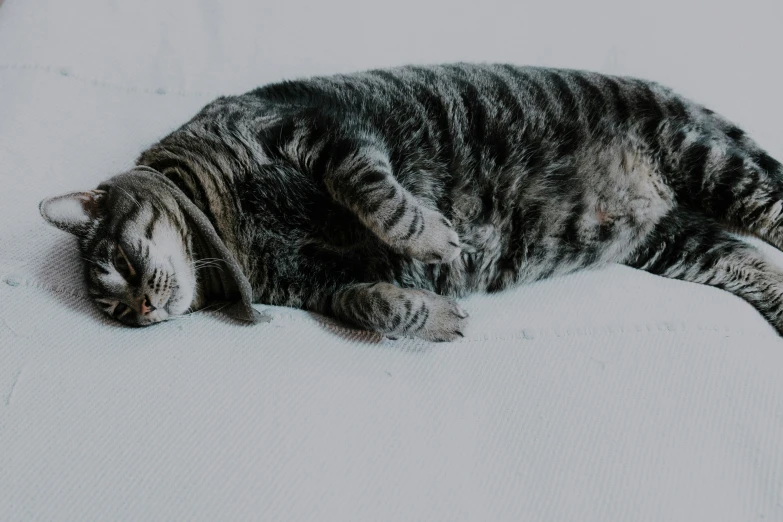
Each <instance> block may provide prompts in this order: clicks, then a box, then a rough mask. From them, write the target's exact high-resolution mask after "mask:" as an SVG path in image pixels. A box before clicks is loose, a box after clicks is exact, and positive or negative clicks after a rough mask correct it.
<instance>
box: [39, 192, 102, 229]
mask: <svg viewBox="0 0 783 522" xmlns="http://www.w3.org/2000/svg"><path fill="white" fill-rule="evenodd" d="M105 196H106V191H105V190H90V191H89V192H71V193H70V194H63V195H62V196H54V197H51V198H46V199H45V200H43V201H41V204H40V205H38V209H39V210H40V211H41V215H42V216H43V218H44V219H45V220H46V221H47V222H48V223H50V224H52V225H54V226H56V227H57V228H59V229H61V230H65V231H66V232H70V233H71V234H74V235H77V236H81V235H83V234H84V233H85V232H86V231H87V230H89V228H90V227H91V226H92V224H93V222H94V221H95V220H96V219H98V218H99V217H100V216H101V213H102V206H103V205H102V202H103V199H104V197H105Z"/></svg>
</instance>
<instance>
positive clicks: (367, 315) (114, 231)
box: [41, 64, 783, 341]
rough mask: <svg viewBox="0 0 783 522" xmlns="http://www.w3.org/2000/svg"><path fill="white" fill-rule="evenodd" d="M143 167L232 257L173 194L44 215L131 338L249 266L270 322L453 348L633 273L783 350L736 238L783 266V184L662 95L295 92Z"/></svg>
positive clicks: (593, 83) (552, 85)
mask: <svg viewBox="0 0 783 522" xmlns="http://www.w3.org/2000/svg"><path fill="white" fill-rule="evenodd" d="M137 163H138V165H140V166H145V167H147V168H149V169H154V171H155V172H157V173H158V174H156V175H157V176H160V177H165V178H167V179H168V180H170V181H172V182H173V183H174V184H175V185H176V186H177V187H178V188H179V190H181V193H183V194H184V195H185V196H186V197H187V199H188V201H192V202H193V203H194V204H195V206H196V207H197V208H198V209H200V211H201V212H203V214H204V215H205V216H206V217H207V218H208V220H209V222H211V225H212V226H214V230H215V231H216V233H217V235H218V236H219V237H220V239H221V240H222V242H223V243H224V244H225V246H226V248H227V250H228V251H229V252H230V255H229V256H224V257H217V258H209V256H208V255H207V254H205V252H207V251H208V250H206V249H204V248H202V247H199V244H200V243H203V241H197V239H198V236H200V234H195V235H194V227H193V226H192V225H190V221H189V219H188V218H187V216H186V215H185V214H184V213H183V210H182V205H180V204H179V203H178V202H177V199H176V198H174V197H172V195H171V194H169V193H168V192H166V191H163V192H161V191H159V190H156V189H155V188H154V184H153V185H149V184H145V183H137V184H135V185H134V184H129V185H128V186H126V187H124V188H121V187H120V188H121V190H120V189H119V188H118V187H117V186H115V185H113V184H112V182H111V181H110V182H108V183H106V184H104V185H102V186H100V187H99V188H98V190H94V191H90V192H81V193H75V194H67V195H64V196H59V197H57V198H50V199H48V200H45V201H44V202H43V203H42V205H41V212H42V214H43V215H44V217H45V218H46V219H47V220H48V221H50V222H51V223H53V224H54V225H56V226H58V227H60V228H63V229H65V230H68V231H70V232H73V233H75V234H76V235H77V236H78V238H79V242H80V247H81V250H82V254H83V257H84V258H85V259H86V260H87V261H88V263H86V265H85V274H86V280H87V285H88V289H89V292H90V295H92V296H93V297H94V298H95V300H96V301H97V302H98V303H99V304H100V305H101V306H102V307H103V308H104V310H105V311H106V312H107V313H109V314H110V315H112V316H113V317H116V318H117V319H120V320H121V321H123V322H125V323H128V324H136V325H146V324H150V323H155V322H158V321H161V320H164V319H166V318H168V317H171V316H176V315H179V314H183V313H186V312H188V311H191V310H197V309H200V308H202V307H205V306H207V305H208V304H210V303H211V302H213V301H215V300H216V299H218V298H220V297H221V295H220V293H219V292H216V291H211V290H210V287H211V286H212V285H209V284H207V282H208V281H210V280H211V279H212V278H213V276H209V275H207V274H208V272H207V271H208V270H209V269H210V268H214V267H213V266H212V265H214V264H215V263H220V262H221V261H223V262H226V263H229V262H234V261H235V262H236V263H237V264H238V266H239V267H240V268H241V272H242V273H243V274H244V275H245V276H246V277H247V280H249V282H250V287H252V299H253V301H254V302H259V303H268V304H272V305H285V306H293V307H299V308H304V309H307V310H313V311H315V312H320V313H323V314H328V315H332V316H334V317H336V318H338V319H341V320H343V321H346V322H348V323H350V324H353V325H356V326H358V327H361V328H364V329H368V330H373V331H376V332H379V333H381V334H384V335H387V336H390V337H397V336H419V337H422V338H424V339H428V340H434V341H448V340H453V339H455V338H456V337H459V336H462V335H463V331H464V327H465V321H466V317H467V313H465V311H464V310H463V309H462V308H461V307H460V306H459V305H458V304H457V303H456V302H455V301H454V298H457V297H460V296H464V295H466V294H469V293H471V292H481V291H488V292H497V291H500V290H503V289H504V288H507V287H509V286H512V285H516V284H519V283H524V282H529V281H535V280H539V279H543V278H546V277H550V276H554V275H557V274H565V273H568V272H572V271H574V270H577V269H581V268H586V267H600V266H602V265H606V264H607V263H623V264H626V265H629V266H632V267H636V268H640V269H642V270H646V271H648V272H651V273H654V274H660V275H663V276H666V277H671V278H676V279H682V280H685V281H692V282H697V283H703V284H708V285H712V286H716V287H718V288H723V289H725V290H728V291H729V292H732V293H734V294H735V295H737V296H739V297H741V298H743V299H745V300H746V301H748V302H749V303H750V304H751V305H753V306H754V307H755V308H756V309H758V310H759V312H761V313H762V314H763V315H764V317H765V318H766V319H767V320H768V321H769V322H770V323H771V324H772V325H773V326H774V327H775V328H776V329H777V330H778V332H781V333H783V316H782V315H781V313H782V312H783V272H781V270H779V269H777V268H776V267H774V266H772V265H771V264H770V263H768V262H767V261H766V260H765V259H764V257H763V256H762V254H761V253H760V252H759V251H758V250H756V249H755V248H753V247H752V246H750V245H748V244H746V243H744V242H742V241H740V240H737V239H734V238H733V237H732V236H730V235H729V233H728V232H727V228H730V227H731V228H737V227H739V228H741V229H742V230H744V231H746V232H750V233H752V234H755V235H757V236H760V237H761V238H763V239H765V240H767V241H768V242H770V243H771V244H772V245H774V246H776V247H778V248H781V247H783V227H780V226H779V224H780V223H781V221H783V212H782V210H783V167H782V166H781V164H780V163H779V162H778V161H776V160H774V159H772V158H771V157H770V156H769V155H768V154H767V153H766V152H764V151H763V150H761V149H760V148H759V147H758V146H757V145H756V144H755V143H754V142H753V141H752V140H751V139H750V138H748V137H747V136H746V135H745V133H744V132H743V131H742V130H740V129H739V128H737V127H736V126H734V125H732V124H731V123H729V122H728V121H726V120H725V119H723V118H721V117H720V116H718V115H716V114H715V113H713V112H712V111H710V110H708V109H705V108H704V107H702V106H700V105H698V104H695V103H693V102H691V101H688V100H686V99H684V98H682V97H680V96H678V95H677V94H675V93H673V92H672V91H670V90H669V89H667V88H665V87H662V86H660V85H657V84H655V83H651V82H648V81H643V80H637V79H631V78H620V77H612V76H604V75H600V74H593V73H588V72H580V71H569V70H552V69H541V68H529V67H515V66H510V65H466V64H459V65H443V66H435V67H402V68H397V69H391V70H376V71H369V72H364V73H360V74H353V75H346V76H335V77H328V78H314V79H310V80H302V81H292V82H283V83H278V84H273V85H268V86H265V87H261V88H259V89H256V90H254V91H252V92H249V93H247V94H244V95H242V96H231V97H222V98H219V99H217V100H215V101H214V102H212V103H210V104H209V105H207V106H206V107H205V108H204V109H203V110H202V111H201V112H200V113H199V114H197V115H196V116H195V118H193V119H192V120H191V121H190V122H188V123H186V124H185V125H184V126H182V127H181V128H180V129H178V130H176V131H174V132H173V133H172V134H170V135H169V136H167V137H165V138H164V139H163V140H161V141H160V142H159V143H157V144H155V145H153V146H152V147H151V148H149V149H148V150H146V151H145V152H144V153H142V154H141V157H140V158H139V159H138V161H137ZM229 258H231V259H230V260H229V261H226V260H227V259H229Z"/></svg>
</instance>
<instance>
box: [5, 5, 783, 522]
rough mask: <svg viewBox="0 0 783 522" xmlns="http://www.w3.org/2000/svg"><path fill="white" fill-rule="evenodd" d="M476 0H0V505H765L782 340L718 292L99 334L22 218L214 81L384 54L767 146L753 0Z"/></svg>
mask: <svg viewBox="0 0 783 522" xmlns="http://www.w3.org/2000/svg"><path fill="white" fill-rule="evenodd" d="M481 4H482V5H481V7H479V5H478V3H476V4H472V3H468V2H445V1H443V2H437V1H436V0H415V1H414V0H400V1H397V2H393V3H392V2H387V3H372V2H364V1H359V0H339V1H337V2H312V3H311V4H307V3H306V2H302V1H301V0H296V1H293V2H285V3H283V2H251V1H247V2H228V1H220V2H217V1H215V2H208V1H205V0H202V1H190V2H188V1H185V0H171V1H165V2H164V1H156V0H137V1H134V2H107V1H104V0H82V1H80V2H62V1H59V0H40V1H37V2H34V1H27V2H23V1H22V0H6V1H5V3H3V4H2V6H0V182H1V183H2V184H1V185H0V520H3V521H6V520H8V521H15V520H72V521H75V520H78V521H87V520H131V521H138V520H205V521H206V520H208V521H214V520H296V521H298V520H318V521H322V520H340V521H347V520H360V521H369V520H373V521H375V520H378V521H385V520H400V521H416V520H422V521H435V520H444V521H446V520H448V521H457V520H475V521H494V520H517V521H528V520H529V521H539V520H557V521H565V520H574V521H593V520H595V521H614V520H617V521H628V520H634V521H642V520H650V521H664V520H665V521H724V520H725V521H732V522H736V521H740V520H759V519H764V520H783V342H782V341H781V340H780V339H779V338H778V336H777V335H776V334H775V333H774V332H773V330H772V329H771V328H770V327H769V326H768V325H767V324H766V323H765V322H764V321H763V320H762V319H761V318H760V316H759V315H758V314H757V313H756V312H755V311H754V310H753V309H752V308H751V307H750V306H748V305H747V304H745V303H744V302H742V301H741V300H739V299H737V298H735V297H733V296H731V295H729V294H727V293H724V292H720V291H718V290H715V289H711V288H706V287H700V286H696V285H692V284H686V283H681V282H675V281H669V280H664V279H660V278H656V277H654V276H651V275H649V274H645V273H641V272H637V271H634V270H631V269H628V268H625V267H619V266H618V267H612V268H609V269H606V270H602V271H596V272H590V273H582V274H578V275H573V276H569V277H564V278H559V279H554V280H551V281H546V282H542V283H538V284H534V285H530V286H527V287H524V288H520V289H518V290H515V291H510V292H507V293H504V294H502V295H497V296H491V297H487V296H477V297H474V298H471V299H467V300H465V306H466V307H467V308H468V309H469V310H470V312H471V315H472V318H471V323H470V327H469V329H468V331H467V332H466V333H467V336H466V339H465V340H464V341H462V342H458V343H451V344H439V345H428V344H426V343H421V342H417V341H406V340H401V341H396V342H392V341H382V340H380V339H378V338H376V337H374V336H372V335H368V334H362V333H357V332H354V331H351V330H348V329H345V328H343V327H340V326H338V325H335V324H334V323H331V322H329V321H328V320H325V319H324V318H322V317H318V316H315V315H312V314H308V313H305V312H301V311H297V310H290V309H282V308H275V309H272V310H271V313H272V314H273V316H274V320H273V321H272V322H271V323H270V324H267V325H259V326H255V327H242V326H237V325H235V324H233V323H229V322H227V321H225V320H224V319H222V318H221V317H220V316H219V315H214V314H196V315H194V316H191V317H187V318H183V319H178V320H175V321H171V322H168V323H165V324H162V325H159V326H156V327H153V328H148V329H142V330H137V329H127V328H124V327H121V326H118V325H115V324H113V323H110V322H108V321H106V320H105V319H104V318H103V317H102V316H101V315H100V314H99V313H98V312H97V311H96V310H95V309H94V308H93V306H92V305H91V304H90V303H89V301H87V300H86V298H85V295H84V289H83V288H82V285H81V283H80V278H79V273H80V272H79V270H80V265H79V258H78V254H77V252H76V250H75V242H74V240H73V239H71V238H70V237H67V236H66V235H65V234H63V233H61V232H59V231H57V230H54V229H52V228H49V227H47V226H46V225H45V224H44V222H43V221H42V219H40V217H39V215H38V209H37V205H38V202H39V200H41V199H42V198H43V197H45V196H49V195H52V194H55V193H58V192H63V191H67V190H75V189H84V188H90V187H93V186H95V185H96V184H97V183H98V182H99V181H101V180H103V179H105V178H106V177H108V176H109V175H111V174H114V173H117V172H119V171H121V170H123V169H125V168H127V167H128V166H130V165H131V164H132V162H133V160H134V158H135V157H136V155H137V154H138V153H139V152H140V151H141V150H142V149H143V148H145V147H146V146H148V145H149V144H151V143H153V142H154V141H156V140H157V139H158V138H160V137H161V136H162V135H164V134H165V133H167V132H168V131H170V130H172V129H173V128H175V127H176V126H178V125H179V124H181V123H182V122H183V121H185V120H186V119H187V118H189V117H190V116H191V115H192V114H194V113H195V111H196V110H198V109H199V108H200V107H201V106H202V105H204V104H205V103H206V102H208V101H209V100H210V99H211V98H213V97H214V96H216V95H218V94H219V93H236V92H242V91H244V90H247V89H250V88H252V87H254V86H256V85H259V84H262V83H265V82H268V81H273V80H277V79H281V78H284V77H289V78H290V77H296V76H303V75H311V74H321V73H324V74H325V73H333V72H344V71H351V70H357V69H362V68H369V67H379V66H386V65H395V64H402V63H407V62H418V63H429V62H440V61H452V60H473V61H479V60H484V61H511V62H515V63H520V64H522V63H533V64H545V65H555V66H568V67H579V68H590V69H596V70H602V71H605V72H613V73H622V74H633V75H637V76H644V77H648V78H654V79H657V80H659V81H661V82H663V83H666V84H668V85H670V86H673V87H675V88H677V89H678V90H680V91H681V92H684V93H685V94H687V95H689V96H692V97H694V98H698V99H699V100H700V101H703V102H705V103H707V104H709V105H710V106H712V107H713V108H715V109H717V110H719V111H721V112H723V113H724V114H726V115H727V116H729V117H730V118H732V119H734V120H736V121H738V122H739V123H740V124H742V125H743V126H744V127H746V128H748V129H749V130H750V131H751V133H752V134H753V135H754V136H756V137H757V139H758V140H759V141H760V142H761V143H762V144H763V145H764V146H765V147H767V148H768V149H769V150H770V152H772V153H773V155H775V156H777V157H783V140H781V123H780V122H781V120H783V107H781V104H780V92H781V85H783V81H782V80H783V73H782V72H781V69H783V67H782V66H781V60H780V49H781V48H783V31H781V30H780V27H781V22H782V21H783V8H781V4H780V2H773V1H769V2H761V1H758V2H743V3H741V4H737V3H733V4H732V5H731V6H730V7H729V6H725V7H719V6H717V4H714V3H713V4H710V6H711V7H710V9H709V10H707V8H706V7H700V5H699V4H700V3H699V2H696V1H695V0H693V1H676V2H675V1H673V0H665V1H662V2H656V3H654V4H650V3H647V4H645V8H644V9H642V8H641V7H639V8H635V7H632V6H630V5H629V4H627V3H626V2H620V1H619V0H601V1H600V2H597V3H596V2H585V3H580V2H572V3H571V4H560V5H558V4H556V3H547V4H545V3H544V2H542V3H540V4H538V5H534V4H528V3H525V2H513V1H511V0H508V1H505V2H502V1H495V2H492V1H488V2H482V3H481ZM701 4H702V5H704V4H703V3H701ZM768 250H769V251H770V253H771V255H773V256H775V257H776V259H778V260H779V261H780V260H783V255H781V254H780V253H778V252H773V251H772V250H771V249H769V248H768Z"/></svg>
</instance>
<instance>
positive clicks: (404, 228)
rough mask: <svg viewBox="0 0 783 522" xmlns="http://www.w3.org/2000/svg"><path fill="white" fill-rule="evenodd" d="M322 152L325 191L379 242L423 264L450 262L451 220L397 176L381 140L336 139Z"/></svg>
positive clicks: (455, 251)
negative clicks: (327, 157) (326, 159)
mask: <svg viewBox="0 0 783 522" xmlns="http://www.w3.org/2000/svg"><path fill="white" fill-rule="evenodd" d="M323 153H324V152H322V154H323ZM325 153H326V154H328V155H329V162H328V164H327V165H326V167H325V169H324V174H323V176H324V182H325V184H326V188H327V190H328V191H329V193H330V194H331V196H332V197H333V198H334V199H335V201H337V202H338V203H340V204H341V205H343V206H345V207H347V208H348V209H349V210H351V211H352V212H353V213H354V214H356V216H357V217H358V218H359V220H360V221H361V222H362V223H363V224H364V225H365V226H366V227H367V228H369V229H370V230H371V231H372V232H373V233H375V235H376V236H378V237H379V238H380V239H381V240H382V241H384V242H385V243H386V244H388V245H390V246H391V247H392V248H394V249H395V250H397V251H398V252H401V253H404V254H407V255H409V256H411V257H412V258H414V259H418V260H420V261H424V262H426V263H450V262H451V261H453V260H454V259H456V258H457V256H459V254H460V252H461V247H460V241H459V236H458V235H457V232H456V231H455V230H454V228H453V227H452V225H451V223H450V222H449V221H448V220H447V219H446V218H445V217H444V216H443V215H442V214H441V213H440V212H438V211H437V210H433V209H432V208H429V207H427V206H425V205H423V204H422V202H421V201H420V200H419V199H418V198H417V197H416V196H415V195H413V194H411V193H410V192H409V191H408V190H406V189H405V187H403V186H402V185H401V184H400V183H399V182H398V181H397V180H396V179H395V177H394V175H393V173H392V168H391V164H390V160H389V155H388V153H387V152H386V151H385V150H384V148H383V146H382V145H381V144H379V143H377V142H375V141H373V140H372V139H369V138H367V139H364V140H361V139H357V138H337V139H335V141H334V142H333V143H332V144H330V145H329V146H328V147H326V149H325Z"/></svg>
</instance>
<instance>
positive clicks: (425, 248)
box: [404, 211, 462, 263]
mask: <svg viewBox="0 0 783 522" xmlns="http://www.w3.org/2000/svg"><path fill="white" fill-rule="evenodd" d="M404 250H405V252H406V253H407V254H408V255H410V256H411V257H413V258H414V259H418V260H419V261H424V262H425V263H451V262H452V261H454V260H455V259H457V257H459V255H460V253H461V252H462V246H461V245H460V240H459V235H458V234H457V231H456V230H454V227H453V226H452V224H451V223H450V222H449V220H448V219H446V218H445V217H443V215H441V214H440V212H435V211H428V212H426V213H425V214H424V228H423V229H422V232H421V235H419V236H417V237H416V238H415V239H412V240H410V241H409V242H407V244H406V245H405V246H404Z"/></svg>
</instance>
